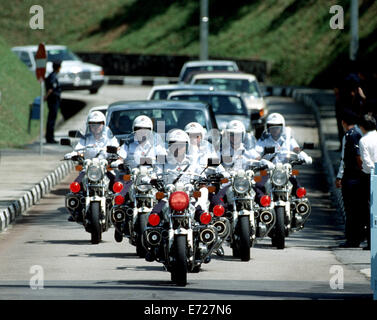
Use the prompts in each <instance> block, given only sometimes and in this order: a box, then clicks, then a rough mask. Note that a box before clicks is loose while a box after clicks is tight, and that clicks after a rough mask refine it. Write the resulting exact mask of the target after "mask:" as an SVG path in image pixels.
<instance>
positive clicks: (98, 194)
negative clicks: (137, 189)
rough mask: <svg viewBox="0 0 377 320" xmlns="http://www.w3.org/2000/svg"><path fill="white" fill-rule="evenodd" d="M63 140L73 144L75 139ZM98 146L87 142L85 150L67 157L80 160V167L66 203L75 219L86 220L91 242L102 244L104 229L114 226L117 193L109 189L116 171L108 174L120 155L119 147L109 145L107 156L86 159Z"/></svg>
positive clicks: (77, 220) (85, 225) (65, 143)
mask: <svg viewBox="0 0 377 320" xmlns="http://www.w3.org/2000/svg"><path fill="white" fill-rule="evenodd" d="M61 144H62V145H71V142H70V140H69V139H62V140H61ZM94 149H95V148H94V147H93V146H86V147H85V148H83V149H82V150H77V151H78V152H79V154H78V155H76V156H72V157H71V158H68V157H67V158H65V160H73V161H76V162H78V166H76V170H77V171H80V174H79V176H78V177H77V178H76V180H75V181H74V182H72V183H71V184H70V192H69V193H68V194H67V195H66V197H65V206H66V208H67V209H68V211H69V212H70V214H71V216H72V218H73V220H74V221H76V222H78V223H80V224H83V225H84V227H85V230H86V231H87V232H89V233H90V234H91V243H92V244H98V243H99V242H100V241H101V239H102V232H105V231H107V230H108V229H109V228H110V226H111V221H110V210H111V207H112V201H113V193H112V192H111V190H109V185H110V178H109V177H110V175H111V174H112V173H109V174H108V173H107V171H108V170H109V169H110V167H109V164H110V163H111V162H112V161H115V160H116V159H117V155H116V151H117V148H116V147H107V149H106V151H107V153H108V156H107V158H106V159H104V158H98V157H94V158H91V159H85V153H86V152H88V151H92V150H94ZM96 150H97V151H98V149H96ZM101 151H104V150H101Z"/></svg>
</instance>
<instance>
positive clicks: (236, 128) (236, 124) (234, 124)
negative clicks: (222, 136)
mask: <svg viewBox="0 0 377 320" xmlns="http://www.w3.org/2000/svg"><path fill="white" fill-rule="evenodd" d="M225 133H236V134H237V133H238V134H242V139H243V138H244V136H245V134H246V129H245V126H244V124H243V123H242V122H241V121H239V120H232V121H230V122H228V124H227V125H226V127H225Z"/></svg>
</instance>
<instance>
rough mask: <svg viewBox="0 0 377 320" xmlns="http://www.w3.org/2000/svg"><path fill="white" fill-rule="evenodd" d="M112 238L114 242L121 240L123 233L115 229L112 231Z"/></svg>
mask: <svg viewBox="0 0 377 320" xmlns="http://www.w3.org/2000/svg"><path fill="white" fill-rule="evenodd" d="M114 239H115V241H116V242H122V240H123V234H121V233H120V232H119V231H118V230H116V229H115V231H114Z"/></svg>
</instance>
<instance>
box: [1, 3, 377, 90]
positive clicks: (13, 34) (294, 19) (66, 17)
mask: <svg viewBox="0 0 377 320" xmlns="http://www.w3.org/2000/svg"><path fill="white" fill-rule="evenodd" d="M33 4H34V2H33V1H32V0H14V1H8V2H5V3H4V4H3V6H2V10H1V12H0V15H1V17H0V27H1V29H2V30H3V31H4V32H3V34H4V37H6V39H7V41H8V42H9V43H10V44H12V45H25V44H30V43H34V44H37V43H39V42H41V41H43V42H45V43H46V44H47V43H56V44H66V45H68V46H70V47H71V48H72V49H73V50H76V51H102V52H122V53H136V54H172V55H191V56H198V55H199V14H200V1H199V0H195V1H194V0H192V1H189V0H176V1H171V0H107V1H102V0H88V1H79V0H65V1H60V0H40V1H38V4H39V5H41V6H42V7H43V8H44V13H45V21H44V24H45V29H44V30H31V29H30V28H29V27H28V21H29V19H30V17H31V15H30V14H29V8H30V7H31V5H33ZM335 4H338V5H341V6H343V8H344V11H345V21H344V22H345V29H344V30H332V29H331V28H330V26H329V21H330V18H331V17H332V15H331V14H330V13H329V10H330V7H331V6H332V5H335ZM359 6H360V8H359V17H360V25H359V30H360V56H361V57H363V56H368V57H370V56H372V55H373V54H376V50H377V41H376V30H377V19H376V18H375V17H376V15H377V2H376V1H374V0H359ZM349 9H350V8H349V0H233V1H228V0H209V17H210V20H209V26H210V30H209V31H210V37H209V54H210V57H212V58H217V57H221V58H229V59H232V58H239V59H262V60H266V61H268V62H269V64H270V66H271V75H270V79H269V80H270V82H272V83H279V84H287V85H288V84H291V85H310V84H318V82H319V81H318V79H321V77H322V78H323V77H326V72H327V70H331V68H330V67H331V66H332V65H334V64H335V63H336V62H337V61H338V60H339V58H340V57H342V58H344V57H347V56H348V51H349V27H350V22H349V20H350V19H349Z"/></svg>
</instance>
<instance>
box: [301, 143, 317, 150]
mask: <svg viewBox="0 0 377 320" xmlns="http://www.w3.org/2000/svg"><path fill="white" fill-rule="evenodd" d="M304 149H309V150H313V149H314V143H313V142H304V146H303V147H302V150H304Z"/></svg>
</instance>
